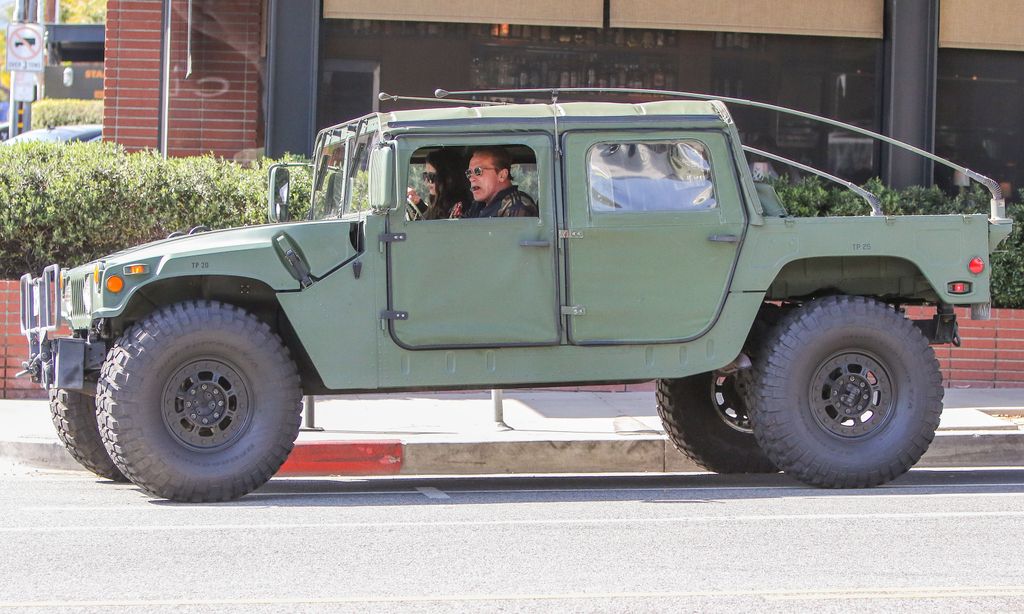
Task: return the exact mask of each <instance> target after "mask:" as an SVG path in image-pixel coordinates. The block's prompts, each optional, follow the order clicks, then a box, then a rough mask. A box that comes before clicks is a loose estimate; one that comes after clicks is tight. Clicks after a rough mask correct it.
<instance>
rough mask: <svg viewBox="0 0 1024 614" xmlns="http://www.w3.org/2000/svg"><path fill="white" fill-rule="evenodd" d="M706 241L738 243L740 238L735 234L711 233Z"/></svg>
mask: <svg viewBox="0 0 1024 614" xmlns="http://www.w3.org/2000/svg"><path fill="white" fill-rule="evenodd" d="M708 241H711V242H713V243H739V242H740V238H739V237H737V236H736V235H711V236H710V237H708Z"/></svg>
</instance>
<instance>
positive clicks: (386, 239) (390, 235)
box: [377, 232, 405, 243]
mask: <svg viewBox="0 0 1024 614" xmlns="http://www.w3.org/2000/svg"><path fill="white" fill-rule="evenodd" d="M377 240H379V241H380V242H381V243H395V242H396V241H405V233H404V232H382V233H380V236H378V237H377Z"/></svg>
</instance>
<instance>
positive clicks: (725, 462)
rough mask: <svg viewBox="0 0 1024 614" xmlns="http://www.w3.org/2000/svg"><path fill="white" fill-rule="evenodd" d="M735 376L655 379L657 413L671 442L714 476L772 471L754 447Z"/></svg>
mask: <svg viewBox="0 0 1024 614" xmlns="http://www.w3.org/2000/svg"><path fill="white" fill-rule="evenodd" d="M743 378H744V374H743V372H740V373H736V374H733V375H726V376H721V375H716V374H714V373H701V374H699V375H691V376H689V377H683V378H679V379H661V380H658V390H657V400H658V415H659V416H661V422H662V424H663V425H664V426H665V432H666V433H668V437H669V440H671V441H672V443H673V444H674V445H675V447H676V448H677V449H678V450H679V451H680V452H682V453H683V454H685V455H686V456H687V457H688V458H689V459H690V460H692V461H693V462H695V463H697V464H698V465H700V466H701V467H704V468H705V469H707V470H708V471H714V472H715V473H775V472H776V471H778V469H777V468H776V467H775V465H774V464H773V463H772V462H771V461H770V460H769V459H768V457H767V456H766V455H765V453H764V452H763V451H762V450H761V448H760V447H759V446H758V444H757V440H756V439H755V438H754V434H753V432H752V431H751V430H750V424H749V418H748V411H747V408H746V403H745V401H744V400H743V395H741V394H740V392H739V390H738V389H737V385H738V383H739V382H740V381H742V379H743Z"/></svg>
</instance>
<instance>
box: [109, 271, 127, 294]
mask: <svg viewBox="0 0 1024 614" xmlns="http://www.w3.org/2000/svg"><path fill="white" fill-rule="evenodd" d="M107 290H110V291H111V292H113V293H114V294H117V293H118V292H120V291H121V290H124V280H123V279H121V276H120V275H111V276H110V277H108V278H107Z"/></svg>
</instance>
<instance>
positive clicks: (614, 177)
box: [587, 139, 718, 214]
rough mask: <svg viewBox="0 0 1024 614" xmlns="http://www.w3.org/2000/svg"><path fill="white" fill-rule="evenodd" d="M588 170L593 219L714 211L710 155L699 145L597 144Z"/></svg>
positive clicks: (693, 142) (689, 142)
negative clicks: (654, 213)
mask: <svg viewBox="0 0 1024 614" xmlns="http://www.w3.org/2000/svg"><path fill="white" fill-rule="evenodd" d="M587 167H588V175H589V181H590V210H591V212H592V213H595V214H605V213H609V214H614V213H634V212H644V211H676V212H683V211H707V210H710V209H715V208H717V207H718V201H717V199H716V194H715V186H714V182H713V181H712V169H711V160H710V154H709V153H708V149H707V147H706V146H705V145H704V144H703V143H701V142H700V141H697V140H692V139H686V140H681V141H672V142H667V141H662V142H606V143H597V144H595V145H594V146H593V147H591V148H590V151H589V152H588V154H587Z"/></svg>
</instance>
